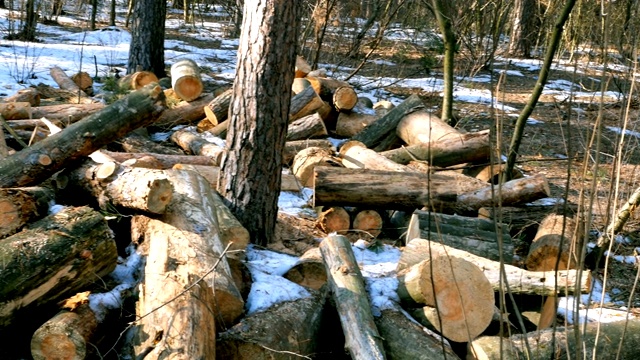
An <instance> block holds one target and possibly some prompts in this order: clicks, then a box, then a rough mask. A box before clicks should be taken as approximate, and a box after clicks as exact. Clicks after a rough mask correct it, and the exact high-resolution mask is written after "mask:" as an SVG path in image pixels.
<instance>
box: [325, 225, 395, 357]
mask: <svg viewBox="0 0 640 360" xmlns="http://www.w3.org/2000/svg"><path fill="white" fill-rule="evenodd" d="M320 252H321V253H322V258H323V259H324V262H325V267H326V271H327V279H328V281H329V288H330V290H331V293H332V296H333V300H334V301H335V303H336V307H337V309H338V314H339V315H340V323H341V324H342V331H343V332H344V337H345V347H346V348H347V349H348V350H349V353H350V354H351V357H352V358H353V359H370V360H374V359H385V354H384V346H383V342H382V338H381V337H380V334H379V333H378V329H376V326H375V323H374V321H373V315H372V314H371V305H370V304H369V301H368V300H367V291H366V289H365V286H364V279H363V278H362V274H361V273H360V268H359V267H358V263H357V261H356V259H355V257H354V255H353V250H351V243H350V242H349V240H347V238H345V237H344V236H341V235H329V236H327V237H326V238H324V240H322V242H321V243H320Z"/></svg>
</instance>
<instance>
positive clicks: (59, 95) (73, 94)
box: [36, 84, 99, 104]
mask: <svg viewBox="0 0 640 360" xmlns="http://www.w3.org/2000/svg"><path fill="white" fill-rule="evenodd" d="M36 89H37V90H38V94H40V97H41V98H42V99H54V100H55V101H65V102H67V103H74V104H91V103H97V102H99V101H98V100H96V99H94V98H90V97H88V96H78V92H77V91H71V90H65V89H61V88H54V87H51V86H49V85H44V84H38V85H37V86H36Z"/></svg>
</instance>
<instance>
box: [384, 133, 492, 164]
mask: <svg viewBox="0 0 640 360" xmlns="http://www.w3.org/2000/svg"><path fill="white" fill-rule="evenodd" d="M489 151H490V145H489V131H488V130H486V131H478V132H475V133H468V134H460V135H458V136H456V137H448V138H446V139H442V140H438V141H433V142H428V143H424V144H417V145H411V146H405V147H401V148H398V149H393V150H389V151H385V152H383V153H381V155H382V156H384V157H386V158H387V159H389V160H393V161H394V162H396V163H398V164H405V165H406V164H408V163H409V162H411V161H413V160H421V161H426V162H428V163H429V165H431V166H440V167H448V166H451V165H457V164H462V163H467V162H478V161H486V160H487V159H489V156H490V153H489Z"/></svg>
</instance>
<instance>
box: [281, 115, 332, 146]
mask: <svg viewBox="0 0 640 360" xmlns="http://www.w3.org/2000/svg"><path fill="white" fill-rule="evenodd" d="M327 135H328V132H327V127H326V126H325V125H324V121H323V120H322V117H320V115H319V114H318V113H314V114H311V115H307V116H304V117H301V118H300V119H297V120H294V121H293V122H291V123H290V124H289V126H288V128H287V141H295V140H304V139H311V138H318V137H326V136H327Z"/></svg>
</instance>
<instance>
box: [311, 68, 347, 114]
mask: <svg viewBox="0 0 640 360" xmlns="http://www.w3.org/2000/svg"><path fill="white" fill-rule="evenodd" d="M306 79H307V80H308V81H309V83H310V84H311V87H312V88H313V89H314V90H315V92H316V94H318V95H319V96H320V98H322V100H324V101H328V102H332V101H333V98H334V97H333V96H334V94H335V92H336V90H338V89H339V88H342V87H351V85H349V83H348V82H346V81H342V80H337V79H332V78H322V77H314V76H307V77H306ZM357 101H358V96H357V95H356V98H355V102H357ZM355 102H354V105H355ZM347 110H350V109H347Z"/></svg>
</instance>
